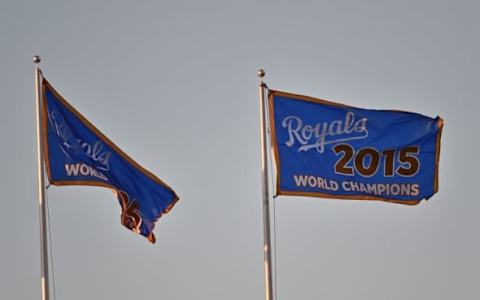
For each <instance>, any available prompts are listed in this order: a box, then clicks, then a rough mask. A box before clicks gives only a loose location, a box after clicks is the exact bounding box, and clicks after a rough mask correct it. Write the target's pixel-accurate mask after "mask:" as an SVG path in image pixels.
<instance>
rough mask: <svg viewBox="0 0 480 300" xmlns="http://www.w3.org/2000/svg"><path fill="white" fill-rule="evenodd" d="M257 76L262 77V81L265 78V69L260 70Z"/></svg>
mask: <svg viewBox="0 0 480 300" xmlns="http://www.w3.org/2000/svg"><path fill="white" fill-rule="evenodd" d="M257 75H258V77H260V79H262V78H263V77H265V70H264V69H258V71H257Z"/></svg>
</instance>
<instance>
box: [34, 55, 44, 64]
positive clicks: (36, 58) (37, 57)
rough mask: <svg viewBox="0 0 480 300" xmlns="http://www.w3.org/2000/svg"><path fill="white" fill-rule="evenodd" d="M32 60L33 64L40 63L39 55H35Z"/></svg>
mask: <svg viewBox="0 0 480 300" xmlns="http://www.w3.org/2000/svg"><path fill="white" fill-rule="evenodd" d="M32 60H33V63H34V64H39V63H40V62H41V61H42V59H41V58H40V56H39V55H35V56H34V57H33V59H32Z"/></svg>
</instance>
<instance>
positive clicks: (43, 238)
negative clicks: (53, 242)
mask: <svg viewBox="0 0 480 300" xmlns="http://www.w3.org/2000/svg"><path fill="white" fill-rule="evenodd" d="M40 61H41V59H40V56H38V55H35V56H34V57H33V63H34V64H35V96H36V111H37V164H38V205H39V210H40V260H41V271H42V278H41V291H42V298H41V299H42V300H49V299H50V285H49V279H48V237H47V209H46V205H45V204H46V203H45V168H44V160H43V138H42V124H43V120H42V118H43V115H42V100H43V99H42V84H41V77H42V75H41V72H40V68H39V67H38V64H39V63H40Z"/></svg>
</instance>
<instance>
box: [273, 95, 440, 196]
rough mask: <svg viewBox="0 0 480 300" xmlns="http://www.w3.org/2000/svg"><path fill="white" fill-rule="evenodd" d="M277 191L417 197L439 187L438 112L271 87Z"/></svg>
mask: <svg viewBox="0 0 480 300" xmlns="http://www.w3.org/2000/svg"><path fill="white" fill-rule="evenodd" d="M269 112H270V127H271V132H272V144H273V149H274V157H275V163H276V167H277V194H279V195H302V196H317V197H324V198H337V199H363V200H382V201H388V202H396V203H401V204H409V205H414V204H418V203H419V202H420V201H421V200H422V199H428V198H430V197H431V196H432V195H433V194H434V193H436V192H437V190H438V162H439V155H440V138H441V131H442V127H443V120H442V119H441V118H440V117H437V118H429V117H426V116H423V115H420V114H416V113H410V112H403V111H394V110H371V109H361V108H355V107H351V106H347V105H343V104H338V103H334V102H329V101H325V100H321V99H316V98H312V97H307V96H301V95H295V94H290V93H285V92H279V91H273V90H270V91H269Z"/></svg>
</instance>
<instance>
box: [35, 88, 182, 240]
mask: <svg viewBox="0 0 480 300" xmlns="http://www.w3.org/2000/svg"><path fill="white" fill-rule="evenodd" d="M42 88H43V107H42V112H43V128H42V130H43V149H44V153H45V164H46V170H47V175H48V179H49V182H50V184H53V185H57V186H62V185H90V186H101V187H106V188H109V189H112V190H113V191H114V193H115V194H116V196H117V198H118V201H119V203H120V206H121V209H122V213H121V223H122V224H123V225H124V226H125V227H127V228H128V229H130V230H132V231H134V232H136V233H139V234H141V235H143V236H145V237H146V238H147V239H148V240H149V241H150V242H152V243H154V242H155V236H154V234H153V229H154V227H155V222H156V221H157V220H158V219H159V218H160V217H161V216H162V215H163V214H164V213H167V212H168V211H170V210H171V209H172V207H173V206H174V205H175V203H176V202H177V201H178V199H179V198H178V196H177V195H176V194H175V192H174V191H173V190H172V189H171V188H170V187H169V186H168V185H166V184H165V183H164V182H163V181H161V180H160V179H159V178H158V177H156V176H155V175H154V174H152V173H150V172H149V171H147V170H145V169H144V168H142V167H141V166H140V165H139V164H138V163H136V162H135V161H134V160H133V159H131V158H130V157H129V156H128V155H127V154H125V153H124V152H123V151H122V150H121V149H119V148H118V147H117V146H116V145H115V144H114V143H112V142H111V141H110V140H109V139H108V138H107V137H106V136H105V135H103V134H102V133H101V132H100V131H99V130H98V129H97V128H95V126H94V125H92V123H90V122H89V121H88V120H87V119H85V118H84V117H83V116H82V115H81V114H80V113H79V112H78V111H77V110H76V109H75V108H73V107H72V106H71V105H70V104H69V103H68V102H67V101H66V100H65V99H63V97H62V96H61V95H60V94H59V93H58V92H57V91H56V90H55V89H54V88H53V87H52V85H51V84H50V83H49V82H48V81H47V80H45V79H43V81H42Z"/></svg>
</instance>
